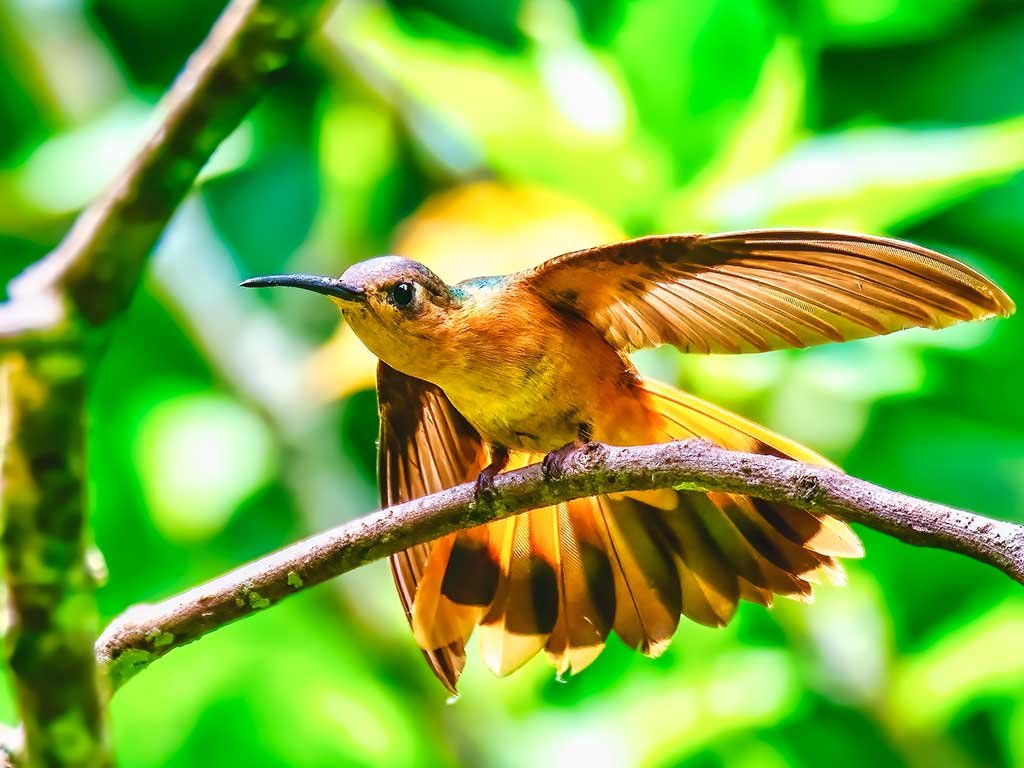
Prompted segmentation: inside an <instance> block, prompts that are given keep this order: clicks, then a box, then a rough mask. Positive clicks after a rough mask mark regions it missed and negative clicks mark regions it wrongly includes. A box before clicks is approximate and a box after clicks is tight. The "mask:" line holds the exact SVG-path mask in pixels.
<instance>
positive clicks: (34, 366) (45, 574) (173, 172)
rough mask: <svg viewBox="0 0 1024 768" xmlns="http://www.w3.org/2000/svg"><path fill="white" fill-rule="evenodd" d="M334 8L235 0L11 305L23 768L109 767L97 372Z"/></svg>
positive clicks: (14, 651)
mask: <svg viewBox="0 0 1024 768" xmlns="http://www.w3.org/2000/svg"><path fill="white" fill-rule="evenodd" d="M326 5H327V0H233V2H232V3H231V4H230V5H229V6H228V8H227V10H226V11H225V12H224V14H223V15H222V16H221V18H220V19H219V20H218V22H217V24H216V25H215V26H214V28H213V30H212V31H211V32H210V34H209V36H208V37H207V39H206V40H205V41H204V43H203V45H202V46H201V47H200V48H199V49H198V50H197V52H196V53H195V54H194V55H193V56H192V58H191V59H190V60H189V62H188V64H187V65H186V67H185V69H184V71H183V72H182V73H181V75H180V76H179V77H178V79H177V80H176V81H175V84H174V86H173V88H172V89H171V91H170V92H169V93H168V95H167V97H166V98H165V100H164V102H163V104H162V106H161V111H162V118H161V121H160V123H159V124H158V125H157V127H156V128H155V130H154V131H153V133H152V135H151V137H150V139H149V141H148V142H147V143H146V145H145V146H144V147H143V148H142V149H141V150H140V151H139V152H138V153H137V155H136V156H135V158H134V159H133V160H132V162H131V163H130V164H129V165H128V167H127V168H126V169H125V170H124V171H123V172H122V173H121V175H120V176H119V177H118V178H117V180H116V181H115V183H114V184H113V185H112V186H111V187H110V188H109V189H108V190H107V192H106V193H105V194H104V195H102V196H101V197H100V198H99V199H97V200H96V201H95V202H94V203H93V204H92V205H90V206H89V207H88V208H87V209H86V210H85V211H84V212H83V213H82V215H81V216H79V217H78V219H77V221H76V222H75V224H74V226H73V227H72V228H71V231H70V232H69V233H68V235H67V236H66V237H65V238H64V240H63V242H62V243H61V244H60V245H59V246H58V247H57V248H56V249H55V250H54V251H52V252H51V253H50V254H49V255H48V256H47V257H46V258H44V259H42V260H41V261H40V262H38V263H36V264H35V265H33V266H32V267H30V268H29V269H27V270H26V271H25V272H24V273H22V274H21V275H19V276H18V277H17V278H15V279H14V280H12V281H11V283H10V285H9V286H8V295H9V297H10V298H9V300H8V301H7V302H6V303H4V304H2V305H0V353H3V357H2V359H0V379H2V381H0V384H2V385H3V387H4V398H3V401H2V402H3V414H2V416H3V419H2V421H3V430H2V438H3V439H2V449H3V456H2V462H3V465H2V466H3V485H2V488H0V491H2V494H3V513H4V515H5V521H4V522H5V526H4V530H3V534H2V537H0V548H2V552H3V559H4V576H5V578H6V581H7V586H8V591H9V596H10V611H11V614H12V617H13V618H14V622H13V626H12V629H11V630H10V631H9V633H8V635H7V638H6V650H7V661H8V663H9V665H10V667H11V670H12V673H13V675H14V682H15V686H14V689H15V693H16V694H17V699H18V709H19V712H20V714H21V716H22V718H23V732H24V754H23V755H22V758H21V760H22V764H24V765H26V766H30V767H31V766H36V765H47V766H50V765H53V766H89V768H95V767H98V766H104V765H109V764H110V763H111V759H112V758H111V755H110V749H109V744H108V740H109V739H108V735H107V728H106V720H107V718H106V712H105V710H106V699H107V696H106V691H105V686H104V685H103V683H102V680H100V679H99V678H98V676H97V675H96V666H95V657H94V654H93V638H94V637H95V630H96V627H97V624H98V618H97V611H96V603H95V598H94V591H95V587H94V584H93V583H92V579H91V578H90V576H89V574H88V572H87V569H86V566H85V552H86V546H87V541H88V538H89V536H88V526H87V522H86V513H85V503H84V500H85V496H86V494H85V483H84V478H83V476H82V472H83V467H84V456H83V429H82V425H83V422H84V403H85V392H86V385H87V383H88V378H89V372H90V371H91V370H92V368H93V366H94V365H95V364H96V362H97V360H98V356H99V351H100V350H102V348H103V343H104V341H105V340H106V338H107V335H108V332H109V328H110V321H111V320H112V319H113V318H114V317H116V315H117V314H118V313H119V312H121V311H122V310H123V309H125V308H126V307H127V305H128V303H129V302H130V300H131V297H132V294H133V293H134V291H135V287H136V285H137V284H138V281H139V277H140V275H141V274H142V270H143V268H144V266H145V264H146V261H147V258H148V256H149V252H150V251H151V249H152V247H153V245H154V243H155V242H156V240H157V238H158V237H159V236H160V233H161V232H162V231H163V229H164V227H165V226H166V224H167V221H168V220H169V219H170V217H171V215H172V214H173V212H174V210H175V209H176V208H177V206H178V204H179V203H180V202H181V200H182V198H184V196H185V195H186V193H187V192H188V190H189V189H190V188H191V186H192V184H193V182H194V181H195V178H196V176H197V175H198V173H199V171H200V169H201V168H202V167H203V165H204V164H205V163H206V161H207V160H208V159H209V158H210V156H211V155H212V154H213V151H214V150H215V149H216V147H217V146H218V144H220V142H221V141H222V140H223V139H224V138H225V137H226V136H227V135H228V134H229V133H231V131H233V130H234V129H235V128H236V127H237V125H238V123H239V122H240V120H241V119H242V117H243V116H244V115H245V113H246V112H247V111H248V110H249V109H250V107H252V105H253V104H254V103H255V102H256V100H257V98H258V97H259V96H260V94H261V93H262V92H263V90H264V89H265V88H266V86H267V85H268V83H269V80H270V78H271V76H272V75H274V74H275V73H276V72H278V71H279V70H281V69H282V68H283V67H284V66H285V65H287V64H288V63H289V62H290V61H291V59H292V58H293V56H294V54H295V52H296V51H297V50H298V47H299V45H300V43H301V42H302V41H303V39H304V38H305V37H306V35H307V34H308V33H309V31H310V30H311V29H312V28H313V27H314V25H315V24H316V22H317V21H318V17H319V12H320V11H321V9H322V8H324V7H325V6H326Z"/></svg>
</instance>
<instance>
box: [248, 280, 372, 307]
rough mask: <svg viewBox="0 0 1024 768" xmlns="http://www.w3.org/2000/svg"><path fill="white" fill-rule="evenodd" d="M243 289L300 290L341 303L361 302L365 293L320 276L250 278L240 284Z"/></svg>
mask: <svg viewBox="0 0 1024 768" xmlns="http://www.w3.org/2000/svg"><path fill="white" fill-rule="evenodd" d="M241 285H242V287H243V288H302V289H303V290H306V291H313V292H314V293H322V294H323V295H324V296H331V297H333V298H335V299H341V300H342V301H362V299H363V297H364V296H365V293H364V291H363V289H362V288H356V287H354V286H351V285H348V284H346V283H343V282H342V281H341V280H339V279H338V278H336V277H322V276H320V275H267V276H266V277H250V278H249V279H248V280H245V281H243V282H242V284H241Z"/></svg>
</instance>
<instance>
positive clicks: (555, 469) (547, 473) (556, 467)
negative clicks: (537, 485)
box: [540, 442, 579, 480]
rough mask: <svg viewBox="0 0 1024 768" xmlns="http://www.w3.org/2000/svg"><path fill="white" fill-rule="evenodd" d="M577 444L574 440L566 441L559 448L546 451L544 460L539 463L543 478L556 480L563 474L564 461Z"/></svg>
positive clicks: (572, 452)
mask: <svg viewBox="0 0 1024 768" xmlns="http://www.w3.org/2000/svg"><path fill="white" fill-rule="evenodd" d="M577 448H579V445H578V444H577V443H575V442H572V443H566V444H565V445H563V446H562V447H561V448H556V449H555V450H553V451H548V452H547V454H545V456H544V460H543V461H541V463H540V469H541V472H542V473H543V475H544V479H545V480H557V479H558V478H560V477H561V476H562V475H564V474H565V470H566V462H567V461H568V459H569V457H570V456H572V455H573V454H574V453H575V452H576V449H577Z"/></svg>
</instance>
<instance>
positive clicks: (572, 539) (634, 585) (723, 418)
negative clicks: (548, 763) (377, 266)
mask: <svg viewBox="0 0 1024 768" xmlns="http://www.w3.org/2000/svg"><path fill="white" fill-rule="evenodd" d="M635 394H636V397H637V398H638V399H639V402H640V403H641V404H642V405H643V406H644V408H643V409H642V412H644V413H646V415H647V420H646V423H635V424H634V423H629V424H626V425H618V426H617V428H616V429H615V430H614V432H609V431H608V430H603V431H598V433H597V434H596V436H597V437H598V439H604V440H607V441H609V442H617V443H620V444H621V443H627V444H642V443H651V442H659V441H665V440H676V439H685V438H690V437H701V438H704V439H708V440H711V441H713V442H715V443H716V444H718V445H721V446H722V447H725V448H730V449H734V450H743V451H748V452H752V453H762V454H771V455H775V456H781V457H785V458H792V459H796V460H798V461H803V462H807V463H812V464H822V465H828V462H827V461H826V460H825V459H823V458H822V457H821V456H819V455H818V454H816V453H814V452H813V451H811V450H809V449H807V448H805V447H803V446H801V445H799V444H797V443H795V442H793V441H791V440H788V439H786V438H784V437H782V436H780V435H776V434H774V433H773V432H771V431H769V430H767V429H765V428H764V427H761V426H758V425H757V424H754V423H752V422H750V421H747V420H746V419H743V418H742V417H739V416H737V415H735V414H732V413H729V412H728V411H726V410H724V409H722V408H719V407H717V406H714V405H712V404H710V403H707V402H705V401H703V400H700V399H699V398H696V397H694V396H692V395H688V394H686V393H683V392H680V391H678V390H676V389H674V388H672V387H668V386H666V385H663V384H659V383H656V382H651V381H645V382H643V383H642V384H640V385H639V386H638V388H637V389H636V390H635ZM540 458H541V457H540V456H539V455H534V454H526V453H523V454H517V455H516V456H515V457H514V464H513V466H523V465H525V464H528V463H532V462H535V461H538V460H539V459H540ZM862 555H863V549H862V547H861V544H860V541H859V540H858V539H857V537H856V536H855V535H854V534H853V532H852V531H851V530H850V529H849V528H848V527H847V526H846V525H845V524H844V523H842V522H840V521H839V520H836V519H834V518H831V517H829V516H827V515H824V514H816V513H811V512H808V511H805V510H801V509H797V508H795V507H792V506H789V505H786V504H779V503H774V502H765V501H761V500H758V499H752V498H750V497H747V496H740V495H736V494H728V493H708V494H704V493H697V492H692V491H679V490H673V489H663V490H659V491H643V492H635V493H624V494H614V495H605V496H599V497H592V498H584V499H577V500H575V501H571V502H568V503H564V504H559V505H557V506H554V507H545V508H543V509H538V510H534V511H532V512H527V513H523V514H520V515H516V516H514V517H511V518H507V519H505V520H501V521H498V522H495V523H491V524H489V525H486V526H481V527H479V528H475V529H471V530H470V531H463V532H461V533H459V534H453V535H451V536H448V537H446V538H445V539H442V540H440V541H439V542H437V543H436V544H435V545H434V547H433V548H432V550H431V553H430V558H429V560H428V562H427V564H426V567H425V569H424V575H423V578H422V579H421V581H420V583H419V588H418V590H417V593H416V596H415V600H414V601H413V610H412V618H413V628H414V631H415V633H416V638H417V640H418V641H419V643H420V645H421V647H423V648H424V649H425V650H433V649H437V648H443V647H446V646H448V645H450V644H452V643H461V642H465V641H466V640H467V639H468V637H469V635H470V633H471V632H472V631H473V629H474V627H476V626H479V631H478V636H479V640H480V644H481V648H482V651H483V657H484V660H485V662H486V663H487V665H488V667H490V669H491V670H492V671H493V672H494V673H495V674H498V675H506V674H509V673H510V672H512V671H514V670H515V669H518V668H519V667H520V666H522V665H523V664H524V663H525V662H526V661H528V660H529V659H531V658H532V657H533V656H534V655H535V654H536V653H537V652H538V651H540V650H541V649H544V650H545V651H546V653H547V657H548V660H549V661H550V662H551V664H552V665H553V666H554V667H555V669H556V670H557V672H558V674H564V673H572V674H576V673H578V672H580V671H581V670H582V669H584V668H585V667H586V666H588V665H589V664H590V663H591V662H592V661H593V660H594V659H595V658H597V656H598V655H599V654H600V652H601V650H602V649H603V648H604V644H605V640H606V639H607V637H608V634H609V633H610V632H611V631H612V630H614V631H615V633H616V634H617V635H618V636H619V637H620V638H621V639H622V640H623V642H625V643H626V644H627V645H629V646H630V647H632V648H635V649H637V650H639V651H641V652H642V653H644V654H646V655H648V656H657V655H659V654H660V653H662V652H663V651H664V650H665V648H667V647H668V644H669V642H670V641H671V639H672V636H673V634H674V633H675V631H676V628H677V625H678V623H679V617H680V615H683V616H686V617H688V618H689V619H691V620H693V621H696V622H699V623H701V624H705V625H709V626H724V625H725V624H727V623H728V622H729V621H730V620H731V619H732V617H733V615H734V614H735V612H736V607H737V604H738V602H739V601H740V600H748V601H751V602H755V603H759V604H761V605H765V606H769V605H771V603H772V600H773V598H774V596H775V595H785V596H788V597H792V598H796V599H800V600H808V599H810V597H811V590H812V588H811V585H812V583H815V582H820V581H828V582H831V583H842V582H843V571H842V567H841V566H840V565H839V563H838V561H837V559H836V558H841V557H861V556H862Z"/></svg>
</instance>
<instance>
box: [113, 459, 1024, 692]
mask: <svg viewBox="0 0 1024 768" xmlns="http://www.w3.org/2000/svg"><path fill="white" fill-rule="evenodd" d="M668 487H677V488H678V487H682V488H688V489H693V490H701V491H727V492H730V493H743V494H748V495H750V496H755V497H758V498H762V499H767V500H769V501H777V502H785V503H787V504H791V505H793V506H795V507H799V508H801V509H808V510H812V511H817V512H828V513H829V514H833V515H836V516H838V517H841V518H843V519H845V520H847V521H852V522H856V523H861V524H862V525H865V526H868V527H870V528H874V529H875V530H878V531H882V532H883V533H887V534H889V535H891V536H894V537H896V538H897V539H900V540H901V541H904V542H907V543H908V544H916V545H919V546H927V547H937V548H939V549H946V550H949V551H951V552H956V553H959V554H962V555H967V556H968V557H972V558H974V559H975V560H980V561H981V562H984V563H988V564H989V565H992V566H994V567H996V568H998V569H999V570H1001V571H1003V572H1004V573H1006V574H1007V575H1008V576H1010V577H1011V578H1013V579H1015V580H1016V581H1018V582H1020V583H1021V584H1024V526H1022V525H1016V524H1013V523H1008V522H1002V521H998V520H991V519H989V518H985V517H982V516H980V515H976V514H974V513H972V512H965V511H963V510H959V509H953V508H952V507H945V506H942V505H940V504H933V503H931V502H927V501H922V500H920V499H915V498H913V497H910V496H905V495H903V494H900V493H897V492H895V491H890V490H887V489H885V488H881V487H879V486H877V485H873V484H871V483H869V482H866V481H864V480H859V479H857V478H855V477H851V476H849V475H846V474H843V473H842V472H839V471H837V470H833V469H828V468H825V467H819V466H812V465H809V464H801V463H798V462H794V461H789V460H786V459H780V458H776V457H773V456H763V455H756V454H748V453H740V452H736V451H728V450H725V449H722V448H718V447H717V446H715V445H712V444H711V443H708V442H705V441H701V440H690V441H684V442H675V443H664V444H661V445H648V446H638V447H628V448H616V447H611V446H606V445H601V444H597V443H591V444H589V445H587V446H584V447H583V448H581V449H579V450H578V451H576V452H575V453H574V454H573V455H572V456H571V457H570V458H569V460H568V461H567V462H566V469H565V470H564V472H563V473H562V474H561V475H560V476H559V477H557V478H545V477H544V476H543V472H542V470H541V467H540V465H539V464H534V465H531V466H529V467H524V468H523V469H519V470H515V471H513V472H508V473H505V474H502V475H499V476H498V477H497V479H496V481H495V487H494V494H493V495H492V496H489V497H487V498H484V499H481V500H477V499H476V498H475V495H474V486H473V484H465V485H460V486H458V487H456V488H452V489H450V490H446V491H442V492H440V493H436V494H433V495H431V496H427V497H424V498H422V499H416V500H415V501H411V502H408V503H405V504H398V505H396V506H393V507H390V508H388V509H384V510H381V511H380V512H375V513H373V514H371V515H367V516H366V517H363V518H360V519H358V520H353V521H352V522H349V523H345V524H344V525H341V526H338V527H337V528H333V529H331V530H328V531H324V532H323V533H319V534H316V535H315V536H311V537H309V538H307V539H304V540H302V541H299V542H297V543H295V544H292V545H290V546H288V547H285V548H284V549H282V550H279V551H278V552H275V553H273V554H271V555H267V556H266V557H263V558H261V559H259V560H255V561H253V562H251V563H249V564H248V565H245V566H243V567H241V568H238V569H236V570H233V571H230V572H229V573H227V574H225V575H223V576H221V577H220V578H217V579H214V580H213V581H210V582H207V583H206V584H202V585H200V586H197V587H195V588H193V589H190V590H189V591H187V592H185V593H183V594H181V595H178V596H176V597H172V598H170V599H168V600H165V601H164V602H161V603H157V604H154V605H141V606H136V607H134V608H131V609H129V610H128V611H126V612H125V613H124V614H123V615H122V616H121V617H119V618H117V619H115V620H114V621H113V622H112V623H111V624H110V626H109V627H107V629H106V631H104V633H103V635H102V636H101V637H100V639H99V641H98V642H97V644H96V655H97V659H98V661H99V663H100V664H101V665H102V666H103V667H105V668H106V669H107V671H108V673H109V676H110V679H111V681H112V683H113V685H114V686H115V687H117V686H120V685H122V684H123V683H124V682H126V681H127V680H128V679H130V678H131V677H132V676H134V675H135V674H137V673H138V672H139V671H141V670H142V669H144V668H145V667H146V666H147V665H149V664H150V663H151V662H153V661H154V660H156V659H158V658H160V657H161V656H164V655H165V654H167V653H169V652H170V651H172V650H174V649H175V648H177V647H179V646H181V645H184V644H186V643H190V642H192V641H193V640H198V639H199V638H200V637H202V636H203V635H206V634H208V633H209V632H212V631H214V630H215V629H218V628H220V627H222V626H224V625H225V624H228V623H230V622H232V621H235V620H236V619H240V618H244V617H245V616H248V615H250V614H252V613H255V612H257V611H260V610H264V609H266V608H268V607H270V606H271V605H273V604H274V603H276V602H278V601H279V600H282V599H283V598H285V597H287V596H288V595H292V594H295V593H296V592H298V591H300V590H303V589H308V588H309V587H311V586H313V585H315V584H320V583H322V582H324V581H326V580H327V579H330V578H332V577H334V576H337V575H339V574H342V573H345V572H346V571H350V570H352V569H354V568H358V567H359V566H361V565H364V564H366V563H369V562H371V561H373V560H378V559H380V558H382V557H386V556H388V555H391V554H394V553H395V552H399V551H401V550H403V549H405V548H406V547H410V546H412V545H413V544H419V543H422V542H426V541H430V540H432V539H436V538H438V537H439V536H443V535H444V534H447V533H451V532H452V531H455V530H459V529H462V528H469V527H472V526H474V525H480V524H482V523H488V522H491V521H493V520H498V519H500V518H503V517H507V516H509V515H513V514H516V513H518V512H523V511H526V510H529V509H535V508H537V507H540V506H545V505H548V504H554V503H557V502H561V501H567V500H569V499H575V498H580V497H583V496H591V495H594V494H597V493H614V492H620V491H630V490H649V489H654V488H668Z"/></svg>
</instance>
